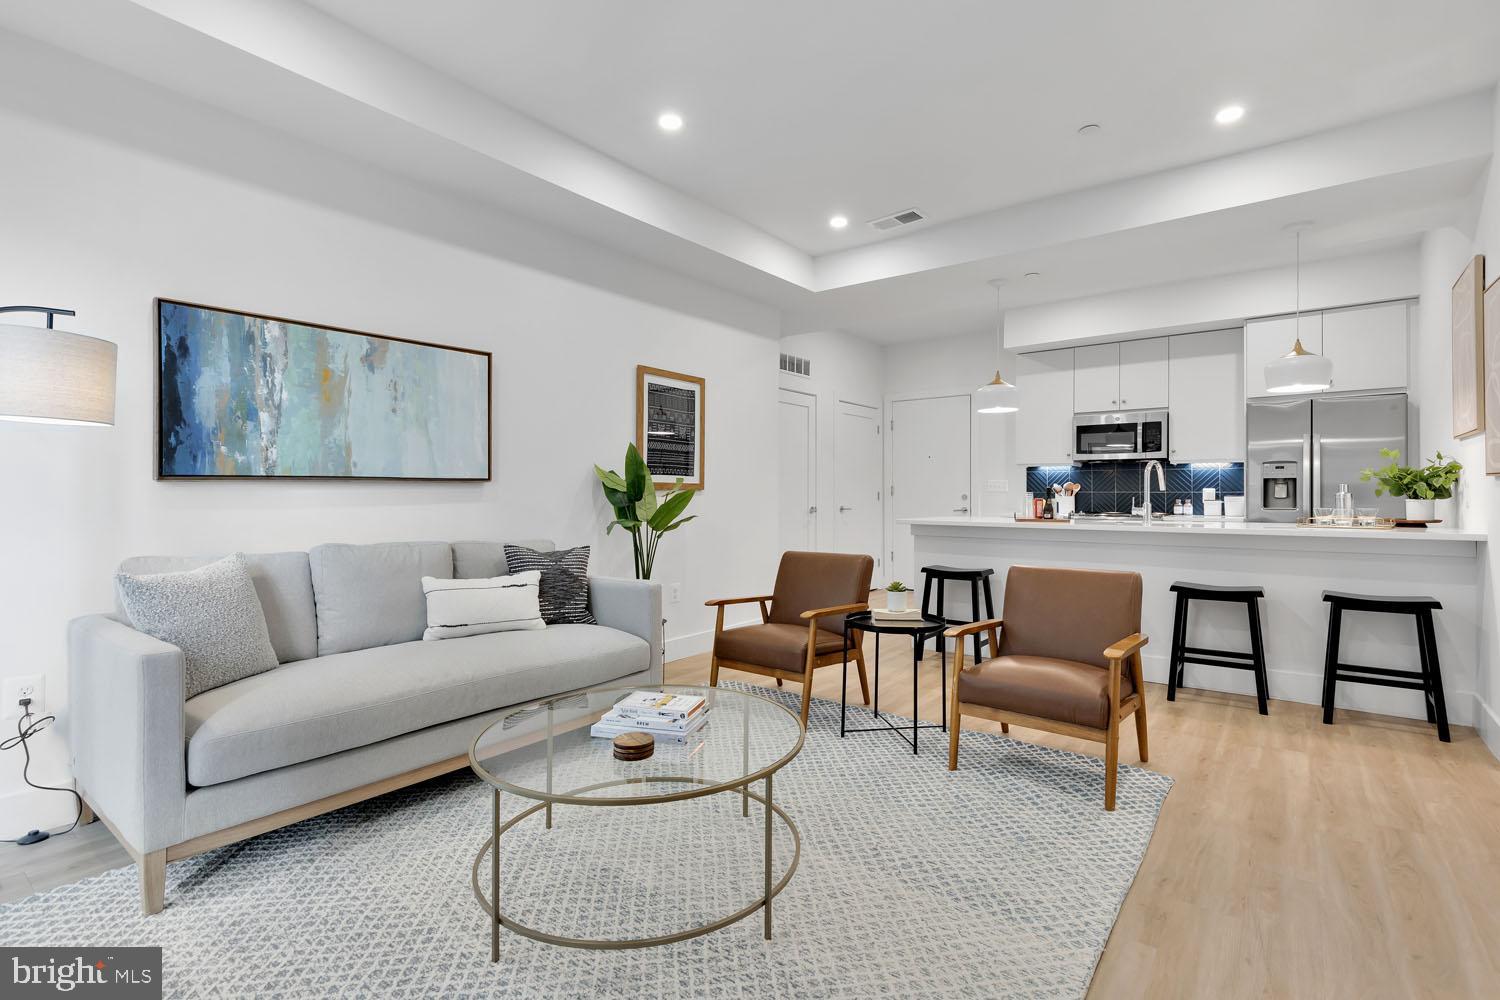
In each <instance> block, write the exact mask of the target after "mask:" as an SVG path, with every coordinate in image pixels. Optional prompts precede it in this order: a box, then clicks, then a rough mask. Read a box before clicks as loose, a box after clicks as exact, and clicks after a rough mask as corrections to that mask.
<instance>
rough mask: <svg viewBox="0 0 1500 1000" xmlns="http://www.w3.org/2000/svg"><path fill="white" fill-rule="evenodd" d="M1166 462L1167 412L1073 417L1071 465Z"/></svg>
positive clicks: (1139, 411) (1156, 411) (1083, 414)
mask: <svg viewBox="0 0 1500 1000" xmlns="http://www.w3.org/2000/svg"><path fill="white" fill-rule="evenodd" d="M1146 458H1159V459H1161V460H1162V461H1166V459H1167V411H1166V410H1136V411H1133V412H1125V413H1079V414H1075V415H1074V417H1073V461H1075V462H1107V461H1111V460H1117V459H1146Z"/></svg>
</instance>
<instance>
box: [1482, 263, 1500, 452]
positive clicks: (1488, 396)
mask: <svg viewBox="0 0 1500 1000" xmlns="http://www.w3.org/2000/svg"><path fill="white" fill-rule="evenodd" d="M1480 309H1481V310H1483V312H1484V317H1483V319H1482V322H1483V323H1484V471H1485V473H1486V474H1487V475H1491V476H1500V278H1496V279H1495V280H1494V281H1493V282H1492V283H1491V284H1490V287H1488V288H1486V289H1485V290H1484V299H1483V301H1481V303H1480Z"/></svg>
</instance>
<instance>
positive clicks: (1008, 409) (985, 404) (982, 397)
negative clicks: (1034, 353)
mask: <svg viewBox="0 0 1500 1000" xmlns="http://www.w3.org/2000/svg"><path fill="white" fill-rule="evenodd" d="M1004 283H1005V282H1004V281H1003V280H1001V279H998V278H997V279H996V280H994V281H992V282H990V284H991V285H993V286H994V288H995V377H994V378H992V379H990V380H989V381H988V382H986V383H985V384H984V385H982V386H980V387H979V388H978V389H975V390H974V398H975V402H977V403H978V404H979V412H980V413H1015V412H1016V411H1017V410H1019V409H1020V408H1021V400H1020V393H1018V392H1017V391H1016V387H1015V386H1014V385H1013V384H1011V383H1010V382H1007V381H1005V379H1003V378H1001V377H1000V358H1001V356H1002V355H1003V354H1004V348H1003V346H1002V344H1001V340H1002V337H1001V334H1002V333H1003V331H1004V321H1005V313H1004V310H1002V309H1001V306H1000V286H1001V285H1003V284H1004Z"/></svg>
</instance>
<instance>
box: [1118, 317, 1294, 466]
mask: <svg viewBox="0 0 1500 1000" xmlns="http://www.w3.org/2000/svg"><path fill="white" fill-rule="evenodd" d="M1167 340H1168V341H1169V342H1170V347H1169V355H1170V360H1169V362H1168V371H1169V373H1170V382H1171V398H1172V407H1171V413H1172V419H1171V423H1170V424H1169V425H1168V427H1167V449H1168V452H1169V454H1170V457H1171V460H1172V461H1173V462H1243V461H1244V460H1245V400H1244V398H1243V397H1242V396H1241V395H1240V387H1241V385H1243V381H1242V380H1243V375H1242V372H1241V369H1242V367H1243V366H1242V362H1241V354H1240V331H1239V330H1237V329H1236V330H1216V331H1214V332H1212V333H1187V334H1182V335H1181V336H1177V337H1169V338H1167ZM1282 353H1283V354H1284V353H1286V352H1285V351H1283V352H1282ZM1127 398H1129V397H1127Z"/></svg>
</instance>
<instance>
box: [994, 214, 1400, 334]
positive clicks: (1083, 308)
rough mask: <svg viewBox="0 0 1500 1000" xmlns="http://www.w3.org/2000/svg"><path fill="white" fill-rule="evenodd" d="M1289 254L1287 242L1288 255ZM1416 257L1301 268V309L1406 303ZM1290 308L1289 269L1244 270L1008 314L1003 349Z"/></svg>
mask: <svg viewBox="0 0 1500 1000" xmlns="http://www.w3.org/2000/svg"><path fill="white" fill-rule="evenodd" d="M1292 251H1293V247H1292V242H1291V239H1290V238H1288V240H1287V256H1288V257H1290V256H1291V255H1292ZM1417 256H1418V254H1417V248H1416V247H1415V246H1411V247H1403V248H1400V249H1396V250H1387V251H1383V252H1381V253H1373V254H1357V255H1353V256H1349V257H1339V258H1335V259H1332V260H1319V261H1309V262H1307V263H1305V264H1304V265H1303V267H1302V308H1303V309H1329V308H1334V307H1336V306H1347V305H1355V304H1358V303H1364V302H1379V301H1384V300H1388V299H1404V298H1411V297H1413V296H1415V295H1417V293H1418V292H1419V290H1420V288H1419V282H1418V264H1417ZM1295 305H1296V271H1295V268H1294V267H1274V268H1267V269H1264V270H1260V271H1242V272H1239V273H1237V274H1225V275H1219V276H1217V277H1213V278H1198V279H1194V280H1192V281H1180V282H1173V283H1171V284H1167V285H1153V286H1151V287H1149V288H1133V289H1129V290H1127V291H1123V292H1111V293H1109V294H1107V295H1095V296H1090V297H1089V298H1083V299H1070V300H1068V301H1066V302H1049V303H1046V304H1043V305H1036V306H1027V307H1024V308H1020V309H1012V310H1010V311H1008V312H1007V313H1006V314H1005V346H1006V347H1009V348H1011V349H1012V350H1016V351H1037V350H1043V349H1045V348H1048V347H1064V346H1067V345H1069V344H1079V343H1088V342H1090V341H1094V340H1099V339H1101V338H1117V337H1125V338H1129V337H1131V336H1147V335H1159V334H1162V333H1177V332H1183V331H1187V330H1222V329H1226V328H1228V327H1231V326H1238V325H1239V324H1241V323H1243V322H1244V321H1245V320H1246V319H1248V318H1251V317H1255V316H1274V315H1276V314H1278V313H1289V312H1291V311H1292V309H1293V308H1294V307H1295Z"/></svg>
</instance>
